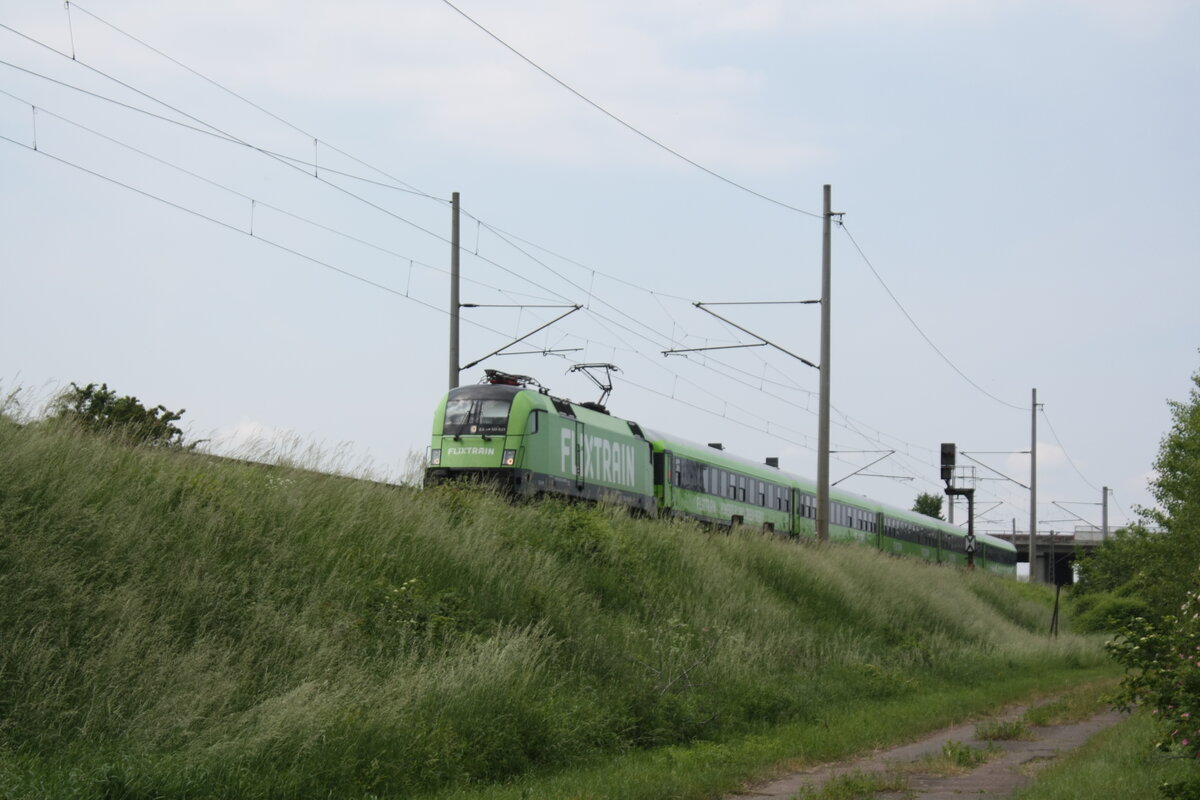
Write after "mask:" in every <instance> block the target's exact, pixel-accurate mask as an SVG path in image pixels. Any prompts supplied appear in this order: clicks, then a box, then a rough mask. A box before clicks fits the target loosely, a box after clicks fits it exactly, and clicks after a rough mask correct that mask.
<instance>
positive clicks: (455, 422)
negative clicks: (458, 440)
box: [442, 386, 514, 436]
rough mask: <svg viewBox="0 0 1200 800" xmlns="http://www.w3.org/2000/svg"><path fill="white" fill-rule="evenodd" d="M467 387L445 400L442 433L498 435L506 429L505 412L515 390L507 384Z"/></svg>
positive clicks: (506, 419)
mask: <svg viewBox="0 0 1200 800" xmlns="http://www.w3.org/2000/svg"><path fill="white" fill-rule="evenodd" d="M497 389H500V387H491V386H468V387H463V388H462V389H459V390H458V391H456V392H453V393H452V396H451V397H450V398H449V399H447V400H446V420H445V423H444V425H443V427H442V433H443V435H445V436H462V435H463V434H467V435H470V434H484V435H492V434H497V435H500V436H503V435H504V434H505V433H506V432H507V431H508V412H509V409H510V408H511V407H512V399H513V394H514V392H513V391H512V390H511V389H508V387H504V390H501V391H499V392H498V391H496V390H497Z"/></svg>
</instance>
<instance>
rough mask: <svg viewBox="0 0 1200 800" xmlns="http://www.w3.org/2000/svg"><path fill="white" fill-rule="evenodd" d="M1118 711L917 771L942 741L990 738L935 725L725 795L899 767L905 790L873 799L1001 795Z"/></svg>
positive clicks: (759, 795)
mask: <svg viewBox="0 0 1200 800" xmlns="http://www.w3.org/2000/svg"><path fill="white" fill-rule="evenodd" d="M1025 710H1026V709H1025V708H1017V709H1013V710H1011V711H1010V712H1008V713H1006V714H1004V715H1001V716H1000V717H998V719H1000V720H1006V721H1007V720H1015V719H1019V718H1020V717H1021V715H1022V714H1023V713H1024V712H1025ZM1121 718H1122V715H1121V714H1118V713H1117V712H1114V711H1106V712H1103V713H1101V714H1098V715H1096V716H1094V717H1092V718H1091V719H1089V720H1086V721H1084V722H1074V723H1068V724H1064V725H1049V726H1044V727H1043V726H1029V728H1028V730H1029V731H1030V733H1032V735H1033V738H1032V739H1030V740H1016V741H998V742H995V743H994V746H995V747H996V748H998V749H1000V750H1001V751H1002V753H1001V754H1000V755H996V756H993V757H992V758H990V759H989V760H988V761H987V762H986V763H984V764H982V765H981V766H979V767H976V768H974V769H972V770H970V771H969V772H965V773H962V774H958V775H949V776H944V775H935V774H929V773H922V772H921V771H920V768H919V766H916V765H917V762H920V761H922V760H924V759H925V758H926V757H927V756H938V755H940V754H941V753H942V746H943V745H944V744H946V742H949V741H953V742H960V743H962V744H963V745H967V746H970V747H974V748H978V749H981V750H982V749H986V748H987V747H988V746H989V743H988V742H986V741H981V740H980V739H977V738H976V736H975V723H974V722H972V723H970V724H967V725H960V726H958V727H955V728H948V729H946V730H942V731H939V732H937V733H935V734H933V735H931V736H927V737H926V738H924V739H922V740H920V741H918V742H913V743H911V744H906V745H901V746H899V747H894V748H892V749H890V750H881V751H877V752H875V753H872V754H870V755H867V756H863V757H861V758H859V759H856V760H854V761H847V762H839V763H835V764H826V765H823V766H820V767H816V768H813V769H810V770H805V771H804V772H797V773H794V774H792V775H788V776H785V777H783V778H780V779H778V780H774V781H771V782H770V783H766V784H763V785H761V786H757V787H755V788H754V789H752V790H749V791H746V792H744V793H742V794H738V795H733V796H730V797H727V798H726V800H763V798H772V797H777V798H790V797H792V796H794V795H795V794H796V793H797V792H799V791H801V790H802V789H804V788H813V789H818V788H820V787H821V786H824V785H825V783H827V782H828V781H829V780H831V779H833V778H836V777H839V776H843V775H852V774H855V773H864V774H878V775H882V774H889V773H895V772H901V773H903V774H904V775H905V777H906V780H907V787H908V789H907V791H893V792H880V793H879V794H877V795H876V797H877V798H878V800H900V798H906V799H907V798H916V800H965V798H970V799H971V800H1002V799H1003V798H1008V797H1011V796H1012V793H1013V792H1015V791H1016V790H1017V789H1018V788H1020V787H1022V786H1025V785H1027V784H1028V783H1030V782H1031V781H1032V780H1033V777H1032V776H1033V774H1034V773H1036V772H1037V770H1038V769H1040V768H1041V767H1042V766H1045V765H1046V764H1047V763H1049V762H1050V761H1051V760H1053V759H1054V758H1055V757H1056V756H1058V755H1059V754H1060V753H1064V752H1068V751H1070V750H1074V749H1075V748H1077V747H1079V746H1080V745H1082V744H1083V743H1084V742H1086V741H1087V740H1088V739H1090V738H1091V737H1092V736H1094V735H1095V734H1096V733H1098V732H1100V731H1101V730H1103V729H1105V728H1107V727H1109V726H1110V725H1113V724H1115V723H1116V722H1118V721H1119V720H1120V719H1121Z"/></svg>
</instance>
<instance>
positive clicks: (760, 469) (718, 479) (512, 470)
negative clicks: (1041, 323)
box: [425, 370, 1017, 577]
mask: <svg viewBox="0 0 1200 800" xmlns="http://www.w3.org/2000/svg"><path fill="white" fill-rule="evenodd" d="M486 373H487V377H486V378H485V380H484V382H483V383H480V384H476V385H474V386H461V387H459V388H456V389H452V390H450V392H449V393H448V394H447V395H446V396H445V397H444V398H443V399H442V401H441V403H440V404H439V405H438V408H437V411H436V413H435V414H434V420H433V440H432V444H431V446H430V451H429V463H428V466H427V468H426V472H425V482H426V484H429V485H432V484H438V483H442V482H445V481H448V480H453V479H457V478H468V479H474V480H479V481H485V482H488V483H492V484H495V485H498V486H500V487H501V488H503V489H505V490H506V491H508V492H510V493H512V494H513V495H516V496H520V497H537V496H540V495H558V496H565V497H578V498H583V499H588V500H606V501H608V502H616V503H620V504H623V505H627V506H630V507H631V508H634V509H637V510H639V511H641V512H644V513H647V514H661V515H667V516H681V517H689V518H692V519H697V520H701V521H703V522H705V523H708V524H711V525H717V526H723V527H724V526H729V527H732V526H734V525H743V526H748V527H753V528H756V529H760V530H763V531H768V532H774V533H778V534H782V535H786V536H791V537H795V538H809V539H811V538H814V537H815V536H816V516H817V488H816V485H815V484H814V483H813V482H812V481H810V480H808V479H806V478H803V477H801V476H798V475H793V474H791V473H788V472H784V471H782V470H780V469H779V468H778V467H777V466H774V465H773V464H761V463H758V462H755V461H751V460H749V459H744V458H739V457H738V456H734V455H730V454H729V453H726V452H725V451H724V450H723V449H722V448H720V446H719V445H699V444H694V443H692V442H688V441H687V440H685V439H680V438H678V437H675V436H671V435H669V434H665V433H659V432H656V431H651V430H643V429H642V428H641V427H640V426H639V425H638V424H637V423H636V422H630V421H628V420H623V419H619V418H617V417H613V416H611V415H610V414H609V413H608V412H607V411H606V410H604V408H603V407H601V406H598V405H596V404H594V403H573V402H571V401H569V400H563V399H561V398H558V397H554V396H552V395H551V394H550V393H549V391H548V390H546V389H545V388H544V387H542V386H541V385H540V384H538V383H537V381H535V380H533V379H532V378H528V377H525V376H522V375H508V374H506V373H503V372H498V371H496V370H486ZM829 538H830V539H831V540H832V541H835V542H846V543H853V544H859V545H863V546H866V547H872V548H875V549H877V550H881V551H883V552H885V553H889V554H892V555H897V556H906V557H910V558H919V559H923V560H925V561H934V562H938V563H945V564H959V565H964V566H965V565H966V564H967V563H968V558H969V557H970V556H971V555H973V556H974V559H973V560H974V563H975V565H976V566H978V567H981V568H982V569H986V570H987V571H988V572H991V573H994V574H996V575H1003V576H1007V577H1015V575H1016V569H1017V567H1016V564H1017V554H1016V549H1015V548H1014V547H1013V545H1012V544H1011V543H1009V542H1006V541H1004V540H1003V539H998V538H995V537H992V536H988V535H986V534H983V535H980V536H978V537H976V542H975V544H974V552H973V553H968V552H967V551H968V548H970V547H971V544H970V543H969V542H968V540H967V536H966V534H964V532H963V531H962V530H961V529H960V528H957V527H955V526H954V525H950V524H948V523H946V522H943V521H942V520H939V519H934V518H932V517H927V516H924V515H922V514H918V513H916V512H914V511H907V510H904V509H899V508H893V507H890V506H887V505H884V504H882V503H878V502H876V501H874V500H871V499H870V498H867V497H862V496H859V495H854V494H850V493H847V492H838V491H834V492H831V493H830V498H829Z"/></svg>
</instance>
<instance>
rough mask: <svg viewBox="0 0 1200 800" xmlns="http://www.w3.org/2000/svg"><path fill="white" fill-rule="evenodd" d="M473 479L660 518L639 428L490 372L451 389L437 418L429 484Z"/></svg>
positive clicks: (518, 377)
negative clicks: (627, 508)
mask: <svg viewBox="0 0 1200 800" xmlns="http://www.w3.org/2000/svg"><path fill="white" fill-rule="evenodd" d="M458 479H468V480H477V481H480V482H487V483H491V484H494V485H496V486H498V487H500V488H501V489H502V490H504V491H507V492H509V493H511V494H513V495H517V496H534V495H539V494H556V495H564V496H567V497H578V498H585V499H589V500H601V499H607V500H610V501H613V502H617V503H621V504H624V505H629V506H632V507H634V508H637V509H640V510H642V511H644V512H646V513H651V514H652V513H654V511H655V504H654V486H653V474H652V471H651V465H650V445H649V443H648V442H647V441H646V440H645V438H644V437H643V436H642V435H641V431H640V429H638V427H637V426H636V424H634V423H631V422H629V421H627V420H622V419H618V418H616V417H613V416H610V415H609V414H608V413H606V412H604V411H603V410H598V409H596V408H592V407H588V406H586V405H580V404H576V403H572V402H570V401H568V400H563V399H560V398H557V397H552V396H551V395H550V394H549V392H548V391H547V390H546V389H545V388H543V387H542V386H541V385H540V384H538V383H537V381H535V380H533V379H532V378H528V377H526V376H523V375H509V374H507V373H503V372H499V371H497V370H486V377H485V379H484V382H483V383H481V384H476V385H473V386H460V387H458V388H456V389H451V390H450V392H449V393H448V394H447V395H446V396H445V397H444V398H443V400H442V402H441V404H439V406H438V409H437V411H436V413H435V414H434V421H433V441H432V444H431V446H430V451H429V460H428V466H427V467H426V470H425V483H426V485H436V484H439V483H444V482H446V481H449V480H458Z"/></svg>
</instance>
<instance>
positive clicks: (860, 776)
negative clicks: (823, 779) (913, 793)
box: [792, 772, 908, 800]
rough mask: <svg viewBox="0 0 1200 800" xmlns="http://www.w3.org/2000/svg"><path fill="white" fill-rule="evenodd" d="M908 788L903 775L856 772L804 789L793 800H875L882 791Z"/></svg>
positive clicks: (905, 790) (901, 790)
mask: <svg viewBox="0 0 1200 800" xmlns="http://www.w3.org/2000/svg"><path fill="white" fill-rule="evenodd" d="M907 790H908V779H907V778H905V777H904V776H903V775H896V774H893V773H868V772H855V773H851V774H850V775H840V776H838V777H836V778H833V779H832V780H830V781H829V782H828V783H826V784H825V785H824V786H822V787H821V788H820V789H812V788H805V789H802V790H801V791H800V792H799V793H797V794H796V795H794V796H793V798H792V800H874V798H875V796H876V795H877V794H879V793H880V792H904V793H907Z"/></svg>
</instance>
